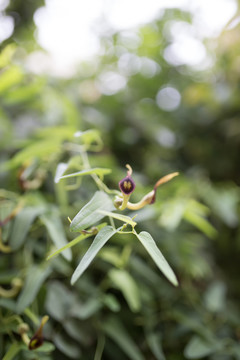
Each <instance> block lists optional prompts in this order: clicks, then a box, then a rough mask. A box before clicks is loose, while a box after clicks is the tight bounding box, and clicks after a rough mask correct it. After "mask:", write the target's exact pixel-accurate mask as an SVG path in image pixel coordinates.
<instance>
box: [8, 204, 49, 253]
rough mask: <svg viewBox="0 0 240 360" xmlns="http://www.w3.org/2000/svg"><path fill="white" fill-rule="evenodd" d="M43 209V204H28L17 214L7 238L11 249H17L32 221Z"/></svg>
mask: <svg viewBox="0 0 240 360" xmlns="http://www.w3.org/2000/svg"><path fill="white" fill-rule="evenodd" d="M44 211H45V207H44V206H37V207H33V206H29V207H26V208H24V209H22V210H21V212H20V213H19V214H17V216H16V218H15V219H14V224H13V228H12V232H11V236H10V240H9V244H10V246H11V248H12V249H13V250H17V249H19V248H20V247H21V246H22V244H23V243H24V240H25V238H26V235H27V233H28V231H29V229H30V227H31V225H32V223H33V221H34V220H35V218H36V217H37V216H38V215H40V214H42V213H43V212H44Z"/></svg>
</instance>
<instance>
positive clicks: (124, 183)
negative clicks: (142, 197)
mask: <svg viewBox="0 0 240 360" xmlns="http://www.w3.org/2000/svg"><path fill="white" fill-rule="evenodd" d="M135 187H136V185H135V182H134V181H133V179H132V178H131V176H126V177H125V178H124V179H122V180H121V181H119V189H120V190H121V192H122V193H123V194H125V195H130V194H131V193H132V192H133V191H134V189H135Z"/></svg>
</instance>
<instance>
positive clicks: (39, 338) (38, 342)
mask: <svg viewBox="0 0 240 360" xmlns="http://www.w3.org/2000/svg"><path fill="white" fill-rule="evenodd" d="M48 319H49V317H48V316H47V315H45V316H44V317H43V318H42V321H41V324H40V326H39V328H38V330H37V331H36V333H35V334H34V335H33V337H32V338H31V339H30V341H29V344H28V348H29V350H35V349H37V348H39V347H40V346H42V344H43V342H44V337H43V334H42V331H43V326H44V325H45V324H46V322H47V321H48Z"/></svg>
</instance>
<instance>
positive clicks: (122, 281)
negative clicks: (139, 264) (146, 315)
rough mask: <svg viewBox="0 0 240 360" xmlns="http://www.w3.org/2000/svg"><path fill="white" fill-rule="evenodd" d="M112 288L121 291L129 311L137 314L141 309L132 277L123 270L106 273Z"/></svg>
mask: <svg viewBox="0 0 240 360" xmlns="http://www.w3.org/2000/svg"><path fill="white" fill-rule="evenodd" d="M108 276H109V278H110V279H111V281H112V283H113V286H114V287H116V288H117V289H119V290H121V291H122V293H123V296H124V297H125V299H126V301H127V303H128V305H129V307H130V309H131V310H132V311H133V312H137V311H139V310H140V308H141V301H140V293H139V290H138V286H137V284H136V282H135V280H134V279H133V278H132V276H131V275H130V274H129V273H128V272H127V271H125V270H121V269H112V270H110V271H109V273H108Z"/></svg>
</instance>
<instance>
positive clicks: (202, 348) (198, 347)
mask: <svg viewBox="0 0 240 360" xmlns="http://www.w3.org/2000/svg"><path fill="white" fill-rule="evenodd" d="M220 347H221V344H220V343H219V344H218V343H217V342H207V341H205V340H204V339H202V338H200V337H199V336H194V337H192V339H191V340H190V342H189V343H188V344H187V346H186V347H185V350H184V356H186V358H187V359H200V358H203V357H205V356H208V355H210V354H213V353H215V352H216V351H217V350H218V349H219V348H220Z"/></svg>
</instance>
